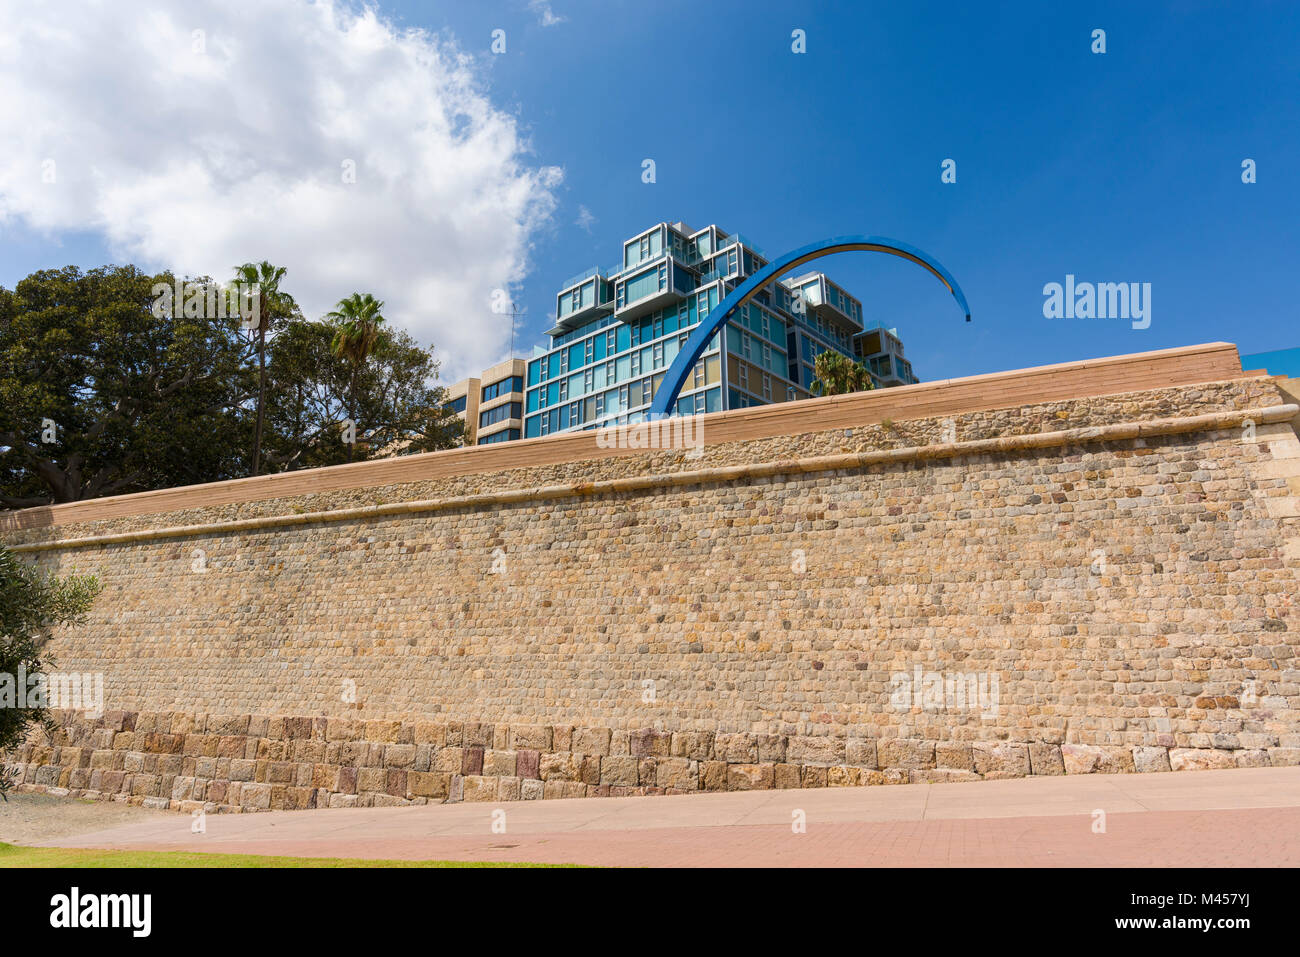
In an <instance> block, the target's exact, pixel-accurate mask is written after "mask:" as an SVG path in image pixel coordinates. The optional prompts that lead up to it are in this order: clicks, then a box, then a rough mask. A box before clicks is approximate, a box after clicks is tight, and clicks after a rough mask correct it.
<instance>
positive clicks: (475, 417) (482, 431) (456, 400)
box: [447, 359, 525, 445]
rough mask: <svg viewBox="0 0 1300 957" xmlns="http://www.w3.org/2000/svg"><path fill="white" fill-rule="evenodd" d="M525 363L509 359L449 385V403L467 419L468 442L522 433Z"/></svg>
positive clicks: (507, 438) (497, 439) (485, 442)
mask: <svg viewBox="0 0 1300 957" xmlns="http://www.w3.org/2000/svg"><path fill="white" fill-rule="evenodd" d="M524 365H525V363H524V360H523V359H507V360H505V361H504V362H498V363H497V364H496V365H494V366H492V368H490V369H486V370H484V371H483V373H482V374H481V375H479V376H477V377H474V378H469V379H462V380H461V381H459V382H457V383H456V384H455V385H452V386H449V387H448V388H447V395H448V400H447V404H448V405H449V406H451V408H452V409H453V410H454V411H455V412H458V413H460V416H461V418H462V419H464V420H465V444H466V445H488V444H490V443H492V442H508V441H510V440H511V439H517V438H520V437H521V436H522V435H523V427H524V421H523V403H524V375H525V371H524Z"/></svg>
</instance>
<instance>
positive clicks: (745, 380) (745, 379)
mask: <svg viewBox="0 0 1300 957" xmlns="http://www.w3.org/2000/svg"><path fill="white" fill-rule="evenodd" d="M737 364H738V365H739V366H740V387H741V388H742V389H748V388H749V366H748V365H747V364H745V363H744V362H740V363H737Z"/></svg>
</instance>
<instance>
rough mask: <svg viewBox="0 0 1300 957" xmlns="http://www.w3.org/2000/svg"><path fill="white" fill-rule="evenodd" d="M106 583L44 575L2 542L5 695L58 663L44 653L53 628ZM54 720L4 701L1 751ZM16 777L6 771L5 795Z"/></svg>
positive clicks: (85, 606)
mask: <svg viewBox="0 0 1300 957" xmlns="http://www.w3.org/2000/svg"><path fill="white" fill-rule="evenodd" d="M100 587H101V586H100V584H99V581H98V580H97V579H95V578H94V577H93V576H89V575H73V576H70V577H68V578H64V579H59V578H55V577H53V576H50V575H44V574H42V573H40V572H39V571H37V570H36V568H34V567H33V566H31V565H28V564H26V563H24V562H22V561H19V560H18V558H17V557H16V556H15V555H14V554H13V552H11V551H9V550H8V549H6V548H5V547H4V546H2V545H0V681H2V680H4V679H5V678H6V677H7V679H8V685H7V687H5V688H4V689H0V696H8V695H11V694H15V693H16V685H15V683H16V682H17V680H18V676H19V675H20V674H22V675H26V676H31V675H36V674H43V673H45V671H46V668H47V667H48V666H50V665H53V664H54V662H53V661H52V660H51V659H50V658H49V657H48V656H45V655H43V648H44V645H45V642H46V641H47V640H48V638H49V630H50V629H51V628H52V627H54V626H55V625H70V624H77V623H79V622H80V621H82V620H83V619H84V617H85V615H86V612H88V611H89V610H90V606H91V604H92V603H93V602H94V600H95V596H96V595H98V594H99V591H100ZM48 722H49V714H48V712H47V711H46V710H45V709H44V708H41V707H26V708H18V707H16V706H15V702H12V701H8V700H4V701H0V754H2V753H4V752H6V751H10V750H12V749H14V748H16V747H18V746H19V745H21V744H22V743H23V741H24V739H25V738H26V737H27V732H28V731H29V730H30V729H31V728H32V727H33V726H34V725H41V724H45V725H47V726H48ZM12 783H13V782H12V780H11V778H10V776H9V775H8V774H4V773H0V796H3V795H4V792H5V791H7V790H8V789H9V787H10V786H11V785H12Z"/></svg>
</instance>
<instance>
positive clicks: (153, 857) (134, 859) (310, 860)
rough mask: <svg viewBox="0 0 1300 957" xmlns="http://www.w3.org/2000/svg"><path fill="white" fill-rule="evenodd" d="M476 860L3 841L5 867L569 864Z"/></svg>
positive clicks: (0, 851) (0, 855)
mask: <svg viewBox="0 0 1300 957" xmlns="http://www.w3.org/2000/svg"><path fill="white" fill-rule="evenodd" d="M566 866H572V865H564V864H514V863H509V864H507V863H496V862H476V861H368V860H360V859H354V858H347V857H261V856H258V855H256V854H201V853H197V852H194V851H101V850H95V849H93V848H81V847H18V846H15V845H13V844H0V868H4V867H566Z"/></svg>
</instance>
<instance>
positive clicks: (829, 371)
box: [813, 349, 876, 395]
mask: <svg viewBox="0 0 1300 957" xmlns="http://www.w3.org/2000/svg"><path fill="white" fill-rule="evenodd" d="M813 375H815V376H816V379H817V381H816V382H814V383H813V391H814V392H815V393H817V394H818V395H848V394H849V393H850V392H865V391H866V390H868V389H874V388H875V387H876V384H875V383H874V382H873V381H872V380H871V373H870V372H868V371H867V367H866V366H864V365H863V364H862V363H860V362H855V361H854V360H852V359H850V358H849V357H848V356H846V355H844V353H842V352H836V351H835V350H833V349H828V350H826V351H825V352H823V353H822V354H821V355H819V356H818V357H817V359H816V360H815V361H814V363H813Z"/></svg>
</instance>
